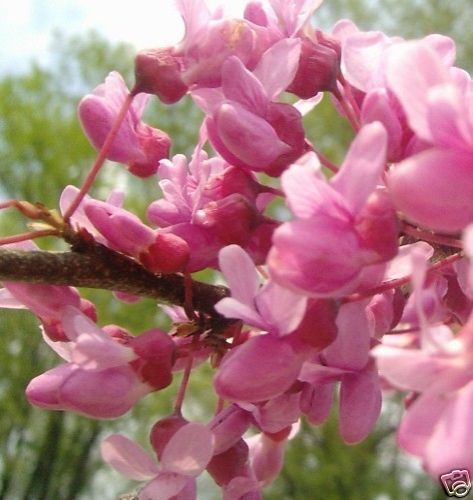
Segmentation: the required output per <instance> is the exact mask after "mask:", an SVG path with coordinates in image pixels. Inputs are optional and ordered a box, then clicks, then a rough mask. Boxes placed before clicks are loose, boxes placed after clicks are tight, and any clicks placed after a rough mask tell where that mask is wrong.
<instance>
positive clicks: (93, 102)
mask: <svg viewBox="0 0 473 500" xmlns="http://www.w3.org/2000/svg"><path fill="white" fill-rule="evenodd" d="M127 94H128V89H127V87H126V84H125V82H124V81H123V78H122V77H121V75H120V74H119V73H117V72H112V73H110V74H109V75H108V77H107V78H106V79H105V83H103V84H101V85H99V86H98V87H97V88H96V89H95V90H94V92H93V93H92V94H88V95H86V96H85V97H84V98H83V99H82V100H81V102H80V103H79V108H78V111H79V118H80V121H81V123H82V127H83V129H84V131H85V133H86V135H87V137H88V138H89V140H90V141H91V143H92V144H93V146H94V147H95V148H96V149H100V148H101V147H102V145H103V144H104V142H105V139H106V137H107V135H108V133H109V132H110V130H111V128H112V126H113V123H114V122H115V120H116V119H117V117H118V114H119V112H120V109H121V107H122V105H123V103H124V102H125V99H126V97H127ZM147 100H148V96H146V95H144V94H140V95H137V96H135V97H134V100H133V103H132V105H131V107H130V109H129V110H128V112H127V114H126V116H125V119H124V121H123V123H122V125H121V126H120V129H119V131H118V133H117V136H116V137H115V140H114V141H113V143H112V146H111V147H110V150H109V151H108V154H107V158H108V159H109V160H112V161H117V162H120V163H124V164H126V165H127V166H128V169H129V170H130V172H131V173H133V174H135V175H137V176H139V177H147V176H149V175H152V174H154V173H155V172H156V171H157V170H158V166H159V160H161V159H163V158H166V157H167V156H168V154H169V148H170V145H171V140H170V139H169V137H168V135H167V134H165V133H164V132H163V131H162V130H158V129H155V128H152V127H150V126H149V125H146V124H145V123H143V122H142V121H141V115H142V113H143V109H144V107H145V104H146V102H147Z"/></svg>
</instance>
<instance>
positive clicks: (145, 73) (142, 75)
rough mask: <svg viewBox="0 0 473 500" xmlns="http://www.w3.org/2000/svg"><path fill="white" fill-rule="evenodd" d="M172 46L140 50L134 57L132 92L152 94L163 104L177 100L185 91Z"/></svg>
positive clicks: (185, 87) (177, 60) (185, 86)
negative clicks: (133, 85)
mask: <svg viewBox="0 0 473 500" xmlns="http://www.w3.org/2000/svg"><path fill="white" fill-rule="evenodd" d="M172 51H173V48H172V47H165V48H159V49H149V50H142V51H141V52H139V53H138V54H137V56H136V58H135V80H136V83H135V87H134V89H133V93H135V94H138V93H139V92H145V93H146V94H154V95H156V96H158V97H159V99H160V100H161V101H162V102H164V103H165V104H174V103H175V102H178V101H179V100H180V99H181V98H182V97H183V96H184V95H185V94H186V92H187V85H186V84H185V83H184V82H183V81H182V78H181V68H180V64H179V59H178V58H177V57H176V56H174V55H173V53H172Z"/></svg>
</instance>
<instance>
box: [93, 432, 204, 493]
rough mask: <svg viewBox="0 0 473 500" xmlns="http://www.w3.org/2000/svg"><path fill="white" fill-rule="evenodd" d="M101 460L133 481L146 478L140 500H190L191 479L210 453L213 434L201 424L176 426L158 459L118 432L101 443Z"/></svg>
mask: <svg viewBox="0 0 473 500" xmlns="http://www.w3.org/2000/svg"><path fill="white" fill-rule="evenodd" d="M101 452H102V457H103V459H104V460H105V461H106V462H107V463H109V464H110V465H111V466H112V467H113V468H114V469H116V470H117V471H118V472H120V473H121V474H123V475H124V476H127V477H129V478H130V479H135V480H137V481H148V482H147V484H146V486H145V487H144V488H143V489H142V490H141V491H140V493H139V498H140V500H147V499H150V498H152V499H153V500H169V499H171V498H175V497H176V495H179V497H178V498H179V499H180V500H192V499H195V498H196V495H195V478H196V477H197V476H198V475H199V474H200V473H201V472H203V470H204V469H205V467H206V466H207V464H208V463H209V462H210V459H211V458H212V454H213V437H212V433H211V432H210V430H209V429H208V428H207V427H206V426H205V425H202V424H198V423H189V424H186V425H184V426H182V427H180V428H179V429H178V430H177V431H176V432H175V433H174V435H173V436H172V437H171V438H170V439H169V440H168V441H167V443H166V444H165V446H164V447H163V451H162V453H161V456H160V462H159V464H158V462H157V461H156V460H155V459H154V458H153V457H152V456H151V455H149V454H148V453H147V452H146V451H145V450H144V449H143V448H141V446H139V445H137V444H136V443H134V442H133V441H131V440H129V439H128V438H126V437H124V436H121V435H119V434H112V435H111V436H109V437H108V438H106V439H105V440H104V441H102V444H101Z"/></svg>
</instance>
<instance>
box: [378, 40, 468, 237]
mask: <svg viewBox="0 0 473 500" xmlns="http://www.w3.org/2000/svg"><path fill="white" fill-rule="evenodd" d="M451 62H452V57H442V54H441V53H440V54H439V52H438V51H435V50H434V49H433V48H432V47H431V46H430V45H428V44H426V43H425V42H423V41H419V42H409V43H405V44H401V45H398V46H397V47H395V48H393V49H392V52H391V55H390V58H389V66H388V71H387V77H388V83H389V86H390V88H391V89H392V92H393V93H394V94H395V95H396V97H397V98H398V100H399V101H400V103H401V105H402V107H403V109H404V112H405V113H406V115H407V119H408V122H409V125H410V127H411V128H412V130H413V131H414V132H415V133H416V135H417V137H418V138H419V140H420V141H422V142H423V144H424V147H423V148H422V150H421V151H420V152H418V153H417V154H414V155H412V156H410V157H408V158H406V159H404V160H403V161H402V162H400V163H399V164H397V165H394V166H393V168H392V169H391V170H390V172H389V175H388V178H387V184H388V187H389V191H390V193H391V196H392V199H393V202H394V203H395V205H396V207H397V208H398V209H399V210H401V211H402V212H404V214H405V215H406V217H408V218H409V219H410V220H412V221H413V222H414V223H416V224H420V225H422V226H425V227H428V228H429V229H432V230H435V231H442V232H448V233H456V232H458V231H460V230H461V229H463V228H464V227H465V226H466V225H467V224H469V223H470V222H472V221H473V208H472V205H471V203H470V201H471V198H472V196H473V182H472V178H473V177H472V175H471V172H472V170H471V165H472V163H473V119H472V106H473V93H472V90H471V79H470V78H469V76H468V75H466V74H465V73H463V72H460V70H458V69H456V68H451V67H450V65H451ZM419 185H421V186H422V189H418V187H419ZM432 200H436V201H435V204H433V203H432Z"/></svg>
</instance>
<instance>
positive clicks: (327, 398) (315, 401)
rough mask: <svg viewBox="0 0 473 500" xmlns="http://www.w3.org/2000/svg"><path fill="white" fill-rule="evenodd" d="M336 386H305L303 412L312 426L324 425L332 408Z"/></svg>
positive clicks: (302, 397) (302, 403) (330, 384)
mask: <svg viewBox="0 0 473 500" xmlns="http://www.w3.org/2000/svg"><path fill="white" fill-rule="evenodd" d="M333 390H334V384H333V383H328V384H318V385H315V386H312V385H309V384H305V387H304V389H303V390H302V395H301V411H302V412H303V413H304V415H305V416H306V417H307V419H308V420H309V422H310V423H311V424H312V425H320V424H323V423H324V422H325V421H326V420H327V418H328V416H329V415H330V410H331V408H332V402H333Z"/></svg>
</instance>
